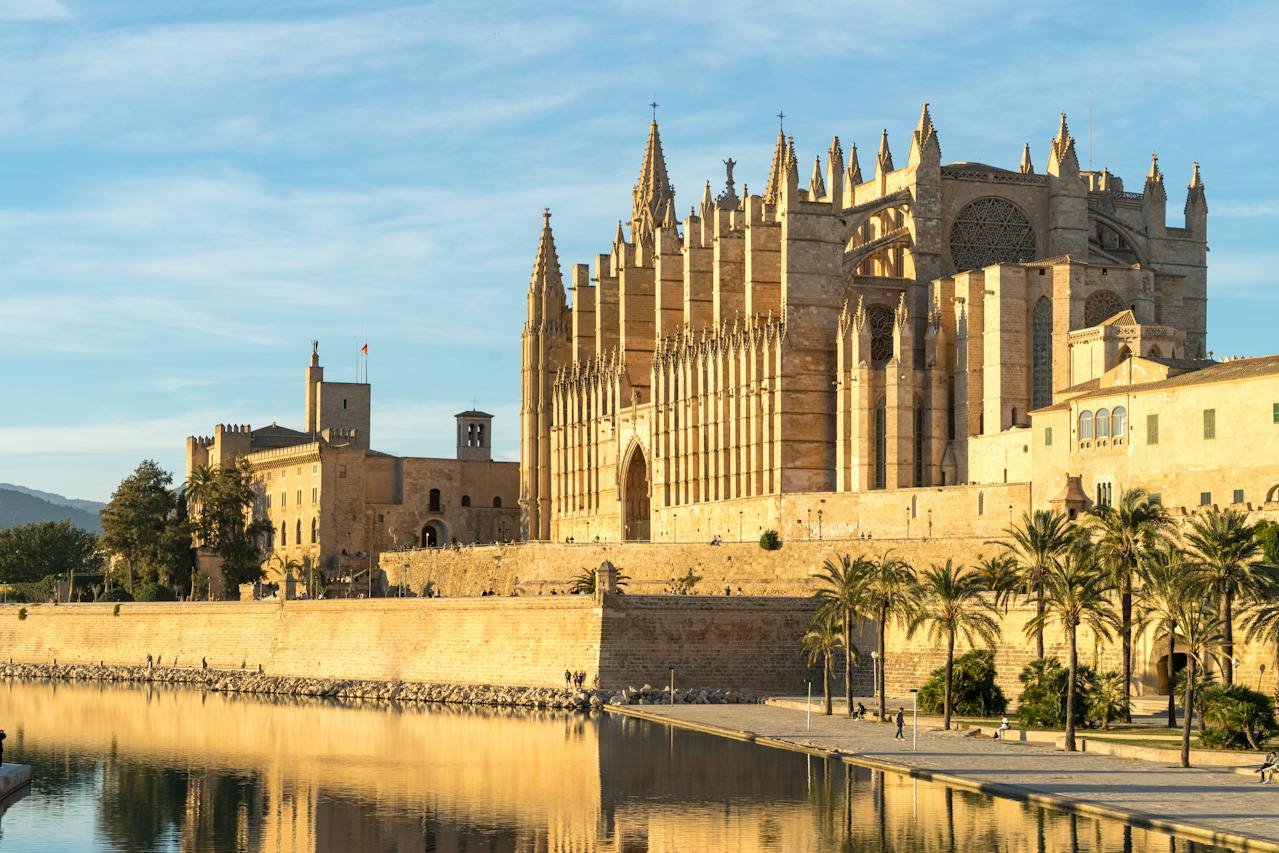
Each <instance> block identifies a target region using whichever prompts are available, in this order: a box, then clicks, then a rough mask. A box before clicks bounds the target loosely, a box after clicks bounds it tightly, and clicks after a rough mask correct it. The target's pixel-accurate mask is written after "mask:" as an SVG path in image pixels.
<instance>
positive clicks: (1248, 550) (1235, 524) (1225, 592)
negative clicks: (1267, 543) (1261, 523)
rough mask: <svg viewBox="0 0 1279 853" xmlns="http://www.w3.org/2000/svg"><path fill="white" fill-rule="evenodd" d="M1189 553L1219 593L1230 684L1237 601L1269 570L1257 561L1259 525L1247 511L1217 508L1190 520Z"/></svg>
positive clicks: (1258, 584) (1224, 667)
mask: <svg viewBox="0 0 1279 853" xmlns="http://www.w3.org/2000/svg"><path fill="white" fill-rule="evenodd" d="M1186 544H1187V545H1188V546H1189V550H1190V556H1191V559H1193V560H1194V561H1195V562H1196V563H1198V564H1199V565H1200V567H1201V568H1202V569H1203V571H1204V572H1205V574H1206V575H1207V577H1208V578H1209V580H1210V581H1211V583H1212V586H1213V590H1214V591H1215V592H1216V593H1217V595H1218V597H1219V604H1218V611H1217V615H1218V616H1220V617H1221V632H1222V634H1221V636H1222V655H1221V666H1222V671H1223V673H1224V674H1225V681H1226V683H1227V684H1233V683H1234V680H1235V664H1234V654H1235V630H1234V603H1235V599H1236V598H1237V597H1239V596H1240V595H1249V594H1251V593H1253V592H1254V591H1256V590H1257V589H1259V588H1260V587H1261V586H1263V585H1264V582H1265V579H1266V575H1267V573H1266V572H1265V571H1264V570H1263V568H1262V566H1261V565H1260V564H1258V563H1256V562H1254V561H1255V560H1256V558H1257V557H1258V556H1259V555H1260V553H1261V546H1260V545H1259V544H1258V542H1257V528H1256V526H1255V525H1252V524H1249V523H1248V515H1247V513H1244V512H1240V511H1239V510H1236V509H1224V510H1221V509H1216V508H1213V509H1212V510H1210V511H1208V512H1206V513H1203V514H1202V515H1197V516H1195V517H1194V518H1192V519H1191V520H1190V528H1189V530H1187V531H1186Z"/></svg>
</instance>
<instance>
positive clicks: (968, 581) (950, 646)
mask: <svg viewBox="0 0 1279 853" xmlns="http://www.w3.org/2000/svg"><path fill="white" fill-rule="evenodd" d="M985 591H986V590H985V586H984V585H983V584H982V579H981V575H979V574H978V573H977V572H976V571H973V570H972V569H969V568H968V567H966V566H956V565H955V564H954V561H952V560H947V561H946V564H945V565H943V566H938V565H936V564H934V565H932V566H930V567H929V569H928V570H927V571H926V572H924V574H923V575H922V576H921V577H920V579H919V591H918V594H917V597H918V602H919V603H918V605H917V607H916V609H915V611H914V612H913V613H912V614H911V619H910V627H909V628H908V629H907V632H906V633H907V636H908V637H909V636H913V635H914V633H915V631H916V630H917V629H919V628H920V627H921V626H927V628H928V638H929V639H930V640H933V641H937V640H939V639H944V640H945V641H946V676H945V690H944V693H943V697H944V699H943V704H942V708H943V710H942V728H944V729H946V730H947V731H949V730H950V715H951V710H952V708H953V706H952V703H951V692H952V688H953V686H954V670H955V637H956V636H960V635H962V636H963V638H964V641H965V642H966V643H968V645H969V646H974V647H975V646H976V645H977V644H978V642H980V643H982V644H983V645H985V646H988V647H989V646H992V645H994V643H995V640H996V639H998V637H999V620H998V619H997V618H996V616H998V613H999V611H998V610H996V609H995V605H994V604H992V603H991V602H990V600H989V599H987V598H986V597H985V595H984V593H985Z"/></svg>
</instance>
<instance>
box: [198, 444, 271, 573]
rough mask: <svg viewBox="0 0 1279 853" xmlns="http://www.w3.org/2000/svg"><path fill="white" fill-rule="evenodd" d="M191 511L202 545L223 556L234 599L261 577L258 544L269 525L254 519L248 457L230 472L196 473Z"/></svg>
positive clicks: (253, 486) (254, 490)
mask: <svg viewBox="0 0 1279 853" xmlns="http://www.w3.org/2000/svg"><path fill="white" fill-rule="evenodd" d="M187 486H188V490H187V495H186V499H187V508H188V511H189V513H190V517H191V521H192V526H193V529H194V532H195V535H196V538H197V539H198V540H199V542H200V543H201V544H202V545H204V546H205V547H207V548H208V549H209V550H211V551H212V552H213V553H215V554H217V555H218V556H219V557H221V558H222V583H223V586H224V588H225V589H224V591H225V592H226V594H228V595H231V596H234V595H235V592H236V590H237V588H238V587H239V585H240V584H243V583H253V582H254V581H257V580H260V579H261V577H262V549H261V546H260V544H259V540H260V539H261V538H262V537H263V536H265V535H266V533H267V531H269V530H270V529H271V522H270V521H268V520H267V519H265V518H258V517H255V515H254V512H253V508H254V505H255V503H256V502H257V498H258V486H257V484H256V483H255V481H254V476H253V468H252V466H251V465H250V464H249V462H248V460H247V459H243V458H241V459H238V460H237V461H236V464H235V465H233V466H230V467H226V468H214V469H208V466H204V469H203V470H202V469H196V470H195V471H193V472H192V474H191V476H190V477H189V478H188V480H187Z"/></svg>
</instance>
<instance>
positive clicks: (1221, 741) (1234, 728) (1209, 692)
mask: <svg viewBox="0 0 1279 853" xmlns="http://www.w3.org/2000/svg"><path fill="white" fill-rule="evenodd" d="M1195 704H1196V706H1197V707H1198V709H1199V713H1200V715H1201V716H1202V719H1203V732H1202V733H1201V734H1200V736H1199V742H1200V743H1202V744H1203V745H1204V746H1207V747H1211V748H1213V749H1261V748H1262V747H1263V746H1264V745H1265V743H1266V741H1267V740H1269V739H1270V738H1272V737H1274V736H1275V735H1276V734H1279V723H1276V722H1275V700H1274V699H1272V698H1271V697H1269V696H1267V695H1265V694H1264V693H1259V692H1257V691H1256V690H1253V689H1252V688H1249V687H1245V686H1244V685H1242V684H1213V685H1210V686H1208V687H1205V688H1204V689H1203V692H1202V693H1201V694H1200V697H1199V701H1198V702H1196V703H1195Z"/></svg>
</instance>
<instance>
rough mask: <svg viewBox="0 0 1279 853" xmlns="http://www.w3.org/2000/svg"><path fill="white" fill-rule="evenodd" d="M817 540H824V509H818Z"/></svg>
mask: <svg viewBox="0 0 1279 853" xmlns="http://www.w3.org/2000/svg"><path fill="white" fill-rule="evenodd" d="M817 541H818V542H820V541H822V510H821V509H818V510H817Z"/></svg>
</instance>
